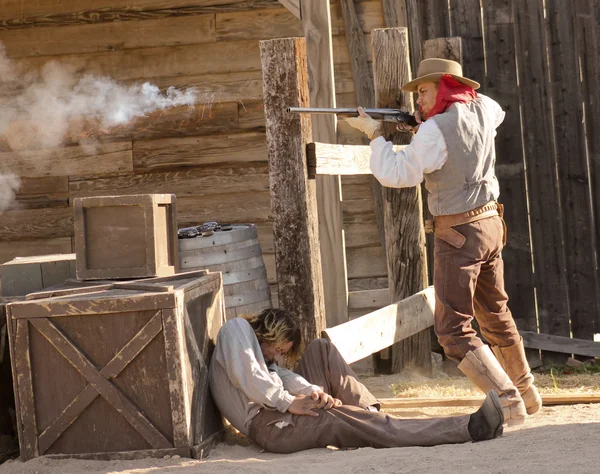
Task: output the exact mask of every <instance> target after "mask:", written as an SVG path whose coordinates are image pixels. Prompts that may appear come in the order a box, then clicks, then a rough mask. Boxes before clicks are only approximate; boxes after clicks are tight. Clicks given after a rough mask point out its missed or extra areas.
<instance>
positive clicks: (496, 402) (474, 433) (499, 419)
mask: <svg viewBox="0 0 600 474" xmlns="http://www.w3.org/2000/svg"><path fill="white" fill-rule="evenodd" d="M503 424H504V412H503V410H502V402H500V398H498V394H497V393H496V392H495V391H494V390H490V391H489V392H488V394H487V396H486V397H485V400H484V401H483V404H482V405H481V407H479V410H477V411H476V412H475V413H473V414H472V415H471V417H470V418H469V426H468V429H469V435H470V436H471V439H473V441H485V440H487V439H494V438H497V437H498V436H500V435H501V434H502V430H503V427H502V425H503Z"/></svg>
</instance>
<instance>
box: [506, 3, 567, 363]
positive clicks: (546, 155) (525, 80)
mask: <svg viewBox="0 0 600 474" xmlns="http://www.w3.org/2000/svg"><path fill="white" fill-rule="evenodd" d="M513 8H514V12H515V32H516V43H515V44H516V51H517V56H516V57H517V68H518V72H519V74H518V80H519V84H527V91H525V90H524V89H522V88H520V89H519V91H520V99H521V113H522V122H523V124H524V125H523V126H524V135H523V149H524V155H525V163H526V169H527V189H528V196H529V220H530V225H531V241H532V246H533V268H534V274H533V279H534V286H535V289H536V300H537V307H538V308H537V310H538V311H537V312H538V323H539V330H540V332H542V333H545V334H552V335H555V336H568V335H569V331H570V328H569V301H568V292H567V284H566V272H565V256H564V247H563V246H562V242H564V234H563V230H562V215H561V214H562V213H561V200H560V195H559V189H558V182H557V168H556V167H557V163H556V155H555V150H556V142H555V135H554V131H553V129H552V126H553V124H552V104H551V102H550V100H548V98H549V96H550V92H551V90H550V84H549V83H548V68H549V65H548V56H547V38H546V25H545V19H544V11H543V8H542V4H541V3H540V2H518V3H516V4H514V5H513ZM546 358H547V359H549V360H550V359H555V361H556V362H564V361H565V357H564V356H562V355H558V354H557V355H556V356H551V355H550V354H545V359H546Z"/></svg>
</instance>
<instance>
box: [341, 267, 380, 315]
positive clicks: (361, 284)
mask: <svg viewBox="0 0 600 474" xmlns="http://www.w3.org/2000/svg"><path fill="white" fill-rule="evenodd" d="M387 287H388V279H387V275H386V276H385V277H374V278H354V279H349V280H348V290H349V291H362V290H383V289H387ZM361 316H362V315H361Z"/></svg>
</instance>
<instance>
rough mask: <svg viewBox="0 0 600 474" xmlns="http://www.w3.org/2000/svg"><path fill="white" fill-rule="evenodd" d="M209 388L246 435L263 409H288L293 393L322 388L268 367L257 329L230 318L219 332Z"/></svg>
mask: <svg viewBox="0 0 600 474" xmlns="http://www.w3.org/2000/svg"><path fill="white" fill-rule="evenodd" d="M210 389H211V392H212V395H213V398H214V399H215V403H216V404H217V406H218V407H219V410H220V411H221V414H222V415H223V416H224V417H225V418H227V419H228V420H229V422H230V423H231V424H232V425H233V426H235V427H236V428H237V429H238V430H239V431H241V432H242V433H244V434H246V435H247V434H248V426H249V425H250V421H251V420H252V418H254V416H256V414H257V413H258V412H259V411H260V410H261V409H262V408H270V409H276V410H278V411H280V412H285V411H287V409H288V408H289V406H290V405H291V403H292V401H293V400H294V395H309V394H310V393H312V392H313V391H315V390H320V388H319V387H317V386H316V385H311V384H310V383H309V382H308V381H307V380H305V379H304V378H303V377H301V376H300V375H298V374H296V373H294V372H292V371H291V370H288V369H284V368H282V367H279V366H278V365H277V364H271V365H269V366H267V364H266V363H265V359H264V357H263V355H262V351H261V349H260V343H259V342H258V339H257V338H256V335H255V334H254V330H253V329H252V326H250V324H249V323H248V321H246V320H245V319H243V318H234V319H231V320H229V321H227V322H226V323H225V324H224V325H223V327H222V328H221V330H220V331H219V335H218V337H217V344H216V347H215V350H214V353H213V356H212V360H211V363H210Z"/></svg>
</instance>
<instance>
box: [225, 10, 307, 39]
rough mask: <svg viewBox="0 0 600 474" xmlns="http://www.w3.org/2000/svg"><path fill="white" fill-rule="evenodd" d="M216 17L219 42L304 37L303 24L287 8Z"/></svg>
mask: <svg viewBox="0 0 600 474" xmlns="http://www.w3.org/2000/svg"><path fill="white" fill-rule="evenodd" d="M274 5H276V4H274ZM215 16H216V30H217V33H216V40H217V41H235V40H246V39H263V38H281V37H292V36H302V35H303V31H302V23H301V22H299V21H298V18H296V17H295V16H294V15H293V14H292V13H291V12H290V11H288V10H287V9H285V8H274V9H272V10H255V11H239V12H232V13H217V14H216V15H215Z"/></svg>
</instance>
